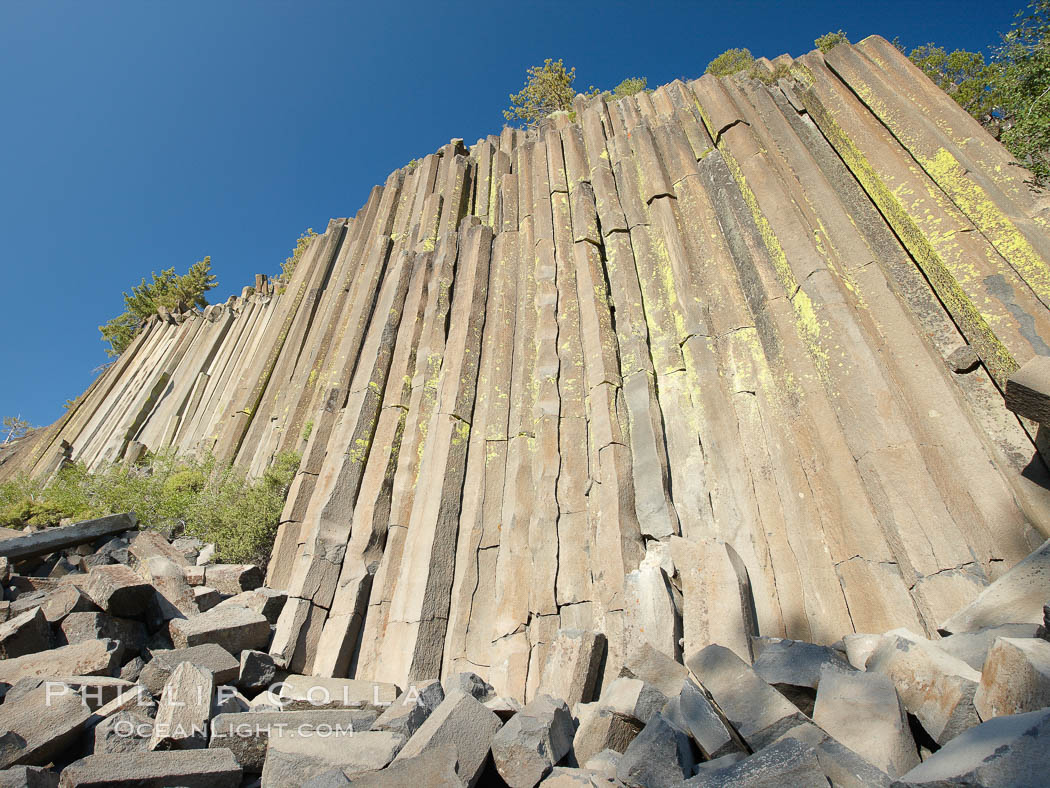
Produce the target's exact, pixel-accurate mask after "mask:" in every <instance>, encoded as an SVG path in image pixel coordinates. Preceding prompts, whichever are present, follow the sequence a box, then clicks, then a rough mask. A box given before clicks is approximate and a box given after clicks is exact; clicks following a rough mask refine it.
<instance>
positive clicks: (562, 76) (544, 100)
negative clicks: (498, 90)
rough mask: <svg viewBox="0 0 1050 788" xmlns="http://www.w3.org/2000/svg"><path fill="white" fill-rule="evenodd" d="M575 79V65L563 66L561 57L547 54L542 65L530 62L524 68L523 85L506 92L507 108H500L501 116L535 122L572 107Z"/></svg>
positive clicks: (574, 95)
mask: <svg viewBox="0 0 1050 788" xmlns="http://www.w3.org/2000/svg"><path fill="white" fill-rule="evenodd" d="M575 79H576V69H575V68H570V69H568V70H566V68H565V64H564V63H562V61H561V58H559V59H557V60H551V59H550V58H547V59H546V60H544V61H543V65H542V66H532V68H530V69H529V70H528V71H527V72H526V79H525V87H523V88H522V89H521V90H520V91H518V92H517V93H511V94H510V109H505V110H503V117H505V118H506V119H507V120H509V121H516V120H520V121H524V123H525V124H526V125H528V126H535V125H536V124H537V123H539V122H540V121H541V120H543V119H544V118H545V117H547V116H548V115H550V114H551V113H552V112H558V111H559V110H569V109H572V100H573V99H574V98H576V91H575V90H573V87H572V83H573V80H575Z"/></svg>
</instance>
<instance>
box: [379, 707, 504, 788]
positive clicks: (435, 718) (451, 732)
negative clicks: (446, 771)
mask: <svg viewBox="0 0 1050 788" xmlns="http://www.w3.org/2000/svg"><path fill="white" fill-rule="evenodd" d="M501 725H502V723H501V722H500V719H499V717H497V716H496V715H495V714H494V713H493V712H491V711H489V710H488V709H486V708H485V707H484V706H483V705H482V704H481V703H479V702H478V701H477V700H476V699H475V698H474V697H473V696H471V695H468V694H466V693H465V692H463V691H461V690H457V691H454V692H451V693H449V694H448V695H446V696H445V699H444V700H443V701H442V702H441V705H440V706H438V707H437V708H436V709H435V710H434V712H433V713H432V714H431V715H430V716H429V717H428V718H427V719H426V721H425V722H424V723H423V724H422V725H421V726H420V727H419V729H418V730H417V731H416V732H415V733H414V734H413V735H412V738H411V739H409V740H408V743H407V744H405V746H404V748H403V749H402V750H401V752H400V753H398V755H397V759H396V761H401V760H405V759H408V758H414V757H416V756H418V755H421V754H423V753H424V752H426V751H427V750H430V749H431V748H434V747H440V746H442V745H452V746H453V747H455V750H456V760H457V766H456V774H458V775H459V776H460V779H462V780H463V782H465V783H466V784H467V785H469V786H474V785H477V782H478V780H479V779H480V777H481V772H482V770H483V769H484V767H485V763H486V761H487V760H488V757H489V749H490V747H491V744H492V737H493V736H494V735H495V734H496V731H498V730H499V729H500V726H501ZM396 761H395V762H396Z"/></svg>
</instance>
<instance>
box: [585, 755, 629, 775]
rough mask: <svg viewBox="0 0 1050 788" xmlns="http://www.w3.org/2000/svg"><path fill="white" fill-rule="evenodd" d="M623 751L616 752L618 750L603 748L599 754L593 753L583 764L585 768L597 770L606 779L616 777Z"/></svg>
mask: <svg viewBox="0 0 1050 788" xmlns="http://www.w3.org/2000/svg"><path fill="white" fill-rule="evenodd" d="M621 755H623V753H619V752H616V750H602V751H601V752H600V753H598V754H597V755H592V756H591V757H590V758H588V759H587V763H585V764H584V765H583V768H584V769H587V770H588V771H592V772H596V773H597V774H599V775H600V776H601V777H604V778H605V779H606V780H610V781H611V780H615V779H616V769H617V767H619V765H620V756H621Z"/></svg>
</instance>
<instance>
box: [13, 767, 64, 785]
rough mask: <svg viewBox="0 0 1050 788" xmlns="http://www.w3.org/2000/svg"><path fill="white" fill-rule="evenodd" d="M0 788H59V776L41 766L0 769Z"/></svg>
mask: <svg viewBox="0 0 1050 788" xmlns="http://www.w3.org/2000/svg"><path fill="white" fill-rule="evenodd" d="M0 788H58V775H57V774H56V773H55V772H53V771H51V770H50V769H45V768H43V767H41V766H12V767H11V768H10V769H0Z"/></svg>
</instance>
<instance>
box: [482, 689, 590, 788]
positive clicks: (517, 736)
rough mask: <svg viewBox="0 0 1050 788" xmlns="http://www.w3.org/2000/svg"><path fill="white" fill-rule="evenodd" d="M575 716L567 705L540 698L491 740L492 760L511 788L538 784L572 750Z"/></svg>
mask: <svg viewBox="0 0 1050 788" xmlns="http://www.w3.org/2000/svg"><path fill="white" fill-rule="evenodd" d="M573 733H574V731H573V722H572V716H571V715H570V714H569V707H568V706H567V705H566V704H565V702H564V701H556V700H555V699H554V698H551V697H550V696H548V695H538V696H536V697H535V698H533V700H531V701H530V702H529V703H528V704H526V706H525V708H523V709H522V710H521V711H520V712H518V713H517V714H515V715H514V716H513V717H511V718H510V720H509V721H508V722H507V723H506V724H505V725H504V726H503V727H502V728H500V730H499V731H498V732H497V733H496V735H495V736H493V738H492V760H493V761H494V762H495V764H496V769H497V770H498V771H499V773H500V776H501V777H502V778H503V779H504V780H505V781H506V783H507V785H510V786H512V788H517V787H520V786H524V787H525V788H531V787H532V786H533V785H536V784H537V783H539V782H540V781H541V780H542V779H543V778H544V776H546V774H547V773H548V772H550V770H551V769H552V768H554V765H555V764H556V763H558V761H560V760H561V759H562V758H563V757H564V756H565V754H566V753H568V752H569V749H570V748H571V747H572V737H573Z"/></svg>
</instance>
